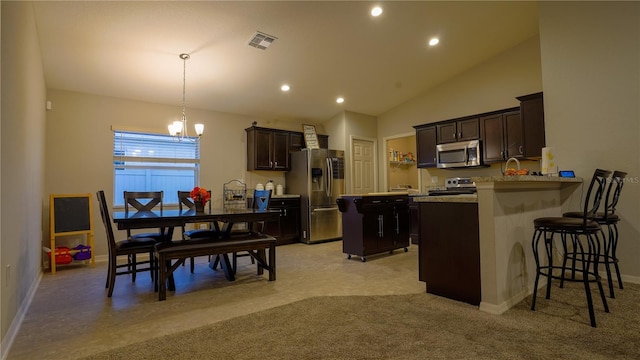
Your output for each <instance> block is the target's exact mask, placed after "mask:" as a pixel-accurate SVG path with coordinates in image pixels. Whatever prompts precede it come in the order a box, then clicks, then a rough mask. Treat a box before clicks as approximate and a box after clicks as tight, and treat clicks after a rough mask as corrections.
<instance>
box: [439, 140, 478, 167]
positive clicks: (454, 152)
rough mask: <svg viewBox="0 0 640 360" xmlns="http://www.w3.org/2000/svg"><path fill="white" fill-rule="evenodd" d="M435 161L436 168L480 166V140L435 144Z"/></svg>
mask: <svg viewBox="0 0 640 360" xmlns="http://www.w3.org/2000/svg"><path fill="white" fill-rule="evenodd" d="M436 161H437V167H438V168H461V167H474V166H482V165H483V163H482V153H481V146H480V140H471V141H462V142H456V143H449V144H440V145H437V146H436Z"/></svg>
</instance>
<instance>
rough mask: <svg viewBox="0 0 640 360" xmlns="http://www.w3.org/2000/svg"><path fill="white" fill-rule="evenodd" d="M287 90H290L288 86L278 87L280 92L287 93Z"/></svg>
mask: <svg viewBox="0 0 640 360" xmlns="http://www.w3.org/2000/svg"><path fill="white" fill-rule="evenodd" d="M289 89H291V88H290V87H289V85H287V84H284V85H282V86H281V87H280V90H282V91H289Z"/></svg>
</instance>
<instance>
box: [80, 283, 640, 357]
mask: <svg viewBox="0 0 640 360" xmlns="http://www.w3.org/2000/svg"><path fill="white" fill-rule="evenodd" d="M593 293H594V295H595V294H597V290H594V291H593ZM607 300H608V302H609V307H610V310H611V312H610V313H605V312H604V310H603V307H602V303H601V302H600V298H599V297H595V298H594V304H595V311H596V320H597V322H598V327H597V328H592V327H591V326H590V325H589V314H588V312H587V307H586V300H585V296H584V288H583V287H582V285H581V284H568V285H566V286H565V288H564V289H558V288H557V287H554V288H553V290H552V294H551V299H550V300H545V299H544V296H543V295H542V296H541V295H540V294H539V296H538V300H537V309H536V311H531V310H530V306H531V297H528V298H527V299H525V300H523V301H522V302H521V303H519V304H518V305H516V306H515V307H513V308H511V309H510V310H509V311H507V312H506V313H504V314H502V315H491V314H487V313H484V312H481V311H479V310H478V308H477V307H475V306H471V305H467V304H464V303H459V302H455V301H451V300H448V299H444V298H440V297H437V296H432V295H430V294H413V295H389V296H330V297H314V298H309V299H305V300H301V301H298V302H294V303H291V304H288V305H284V306H279V307H275V308H272V309H268V310H264V311H260V312H257V313H253V314H249V315H244V316H240V317H237V318H234V319H230V320H226V321H222V322H218V323H215V324H212V325H207V326H204V327H201V328H196V329H192V330H188V331H184V332H181V333H176V334H171V335H167V336H163V337H160V338H156V339H151V340H147V341H143V342H140V343H136V344H131V345H127V346H124V347H121V348H117V349H114V350H110V351H107V352H103V353H100V354H96V355H93V356H90V357H87V358H86V359H554V358H561V359H638V358H640V348H639V347H638V346H639V345H638V344H640V341H639V340H640V285H635V284H625V289H624V290H618V291H617V292H616V298H615V299H609V298H608V299H607Z"/></svg>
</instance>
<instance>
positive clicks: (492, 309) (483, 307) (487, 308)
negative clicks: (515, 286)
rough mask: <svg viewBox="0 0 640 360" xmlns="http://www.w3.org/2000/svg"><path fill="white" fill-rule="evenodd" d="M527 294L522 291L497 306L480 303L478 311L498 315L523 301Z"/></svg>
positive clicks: (525, 291)
mask: <svg viewBox="0 0 640 360" xmlns="http://www.w3.org/2000/svg"><path fill="white" fill-rule="evenodd" d="M529 294H530V293H529V292H528V291H527V290H522V291H521V292H519V293H518V294H516V295H514V296H512V297H511V298H510V299H509V300H507V301H505V302H503V303H501V304H498V305H494V304H489V303H486V302H480V311H483V312H486V313H489V314H492V315H500V314H502V313H504V312H506V311H507V310H509V309H511V308H512V307H513V306H515V305H516V304H517V303H519V302H520V301H522V300H524V299H525V298H526V297H527V296H529Z"/></svg>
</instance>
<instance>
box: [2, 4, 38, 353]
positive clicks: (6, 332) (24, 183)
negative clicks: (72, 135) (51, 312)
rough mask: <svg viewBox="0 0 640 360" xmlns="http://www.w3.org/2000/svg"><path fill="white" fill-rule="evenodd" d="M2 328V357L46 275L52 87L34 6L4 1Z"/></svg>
mask: <svg viewBox="0 0 640 360" xmlns="http://www.w3.org/2000/svg"><path fill="white" fill-rule="evenodd" d="M0 6H1V7H2V10H1V17H2V33H3V34H5V36H4V37H3V38H2V75H3V76H2V95H1V96H2V101H1V102H2V117H1V129H2V130H1V142H0V145H1V156H2V160H1V162H0V167H1V175H0V177H1V179H0V184H1V187H2V191H1V193H2V195H1V196H2V205H1V210H0V248H1V249H2V251H0V269H1V270H2V271H1V272H2V274H1V275H0V276H1V277H0V278H1V279H2V280H1V283H2V285H1V286H2V292H1V294H0V301H1V306H0V331H1V339H2V343H1V347H0V352H1V355H2V358H5V357H6V353H7V351H8V349H9V346H10V345H11V343H12V342H13V337H14V336H15V334H16V332H17V331H18V327H19V324H20V322H21V320H22V317H23V316H24V313H25V312H26V310H27V308H28V306H29V303H30V301H31V297H32V296H33V293H34V292H35V289H36V287H37V284H38V282H39V279H40V275H41V272H40V264H41V254H42V249H41V240H42V236H43V234H42V230H41V223H42V216H43V210H42V209H43V204H44V203H45V202H48V200H49V199H48V197H47V196H45V195H44V192H43V189H44V146H45V139H44V136H45V118H46V116H45V101H46V86H45V80H44V72H43V69H42V56H41V54H40V48H39V44H38V35H37V32H36V26H35V20H34V15H33V9H32V6H31V3H29V2H19V1H9V2H7V1H2V3H1V4H0ZM7 34H11V36H6V35H7Z"/></svg>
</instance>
